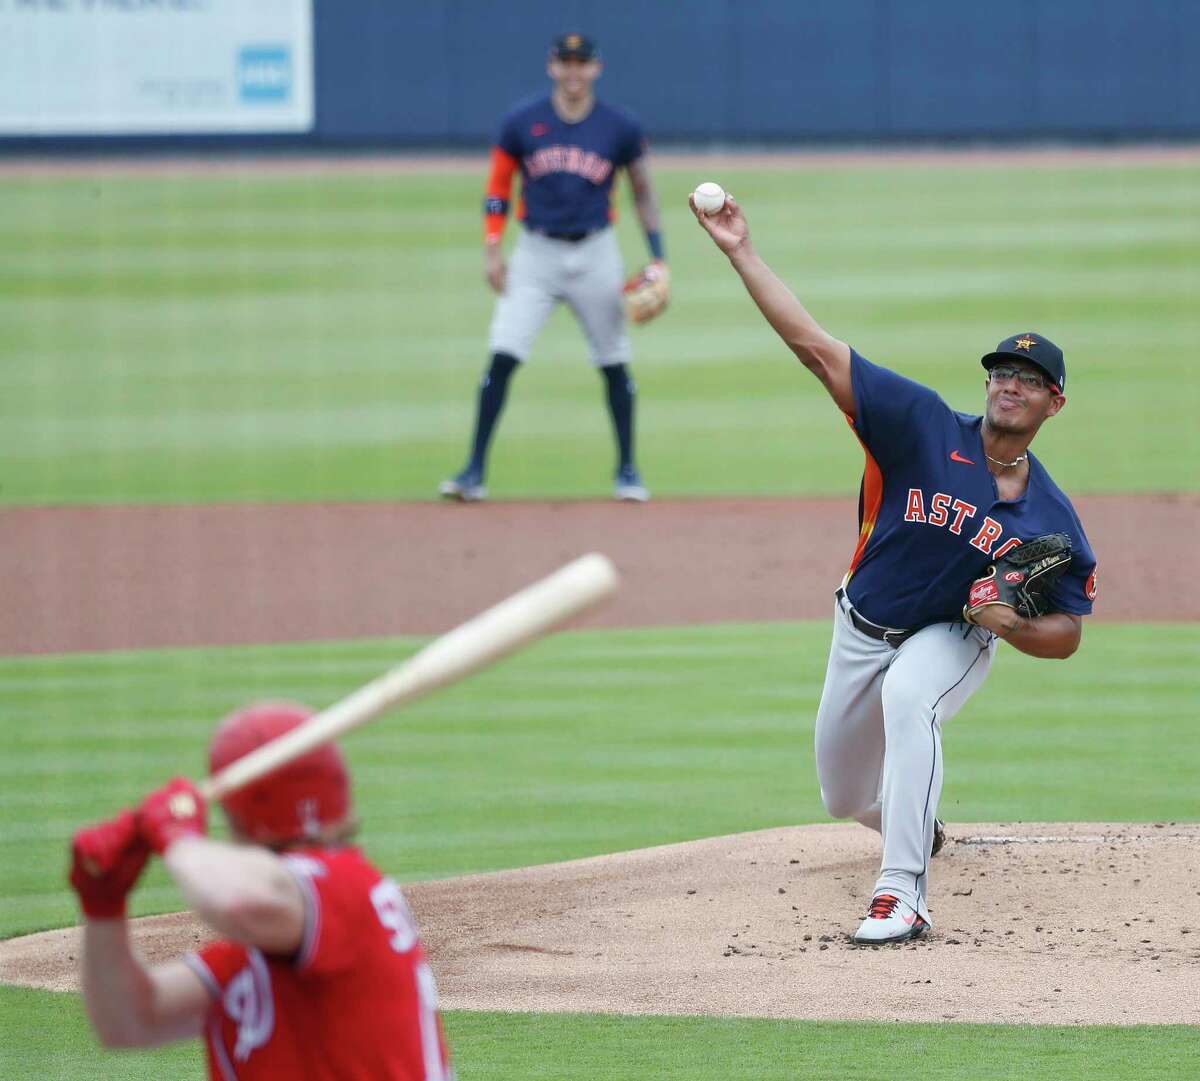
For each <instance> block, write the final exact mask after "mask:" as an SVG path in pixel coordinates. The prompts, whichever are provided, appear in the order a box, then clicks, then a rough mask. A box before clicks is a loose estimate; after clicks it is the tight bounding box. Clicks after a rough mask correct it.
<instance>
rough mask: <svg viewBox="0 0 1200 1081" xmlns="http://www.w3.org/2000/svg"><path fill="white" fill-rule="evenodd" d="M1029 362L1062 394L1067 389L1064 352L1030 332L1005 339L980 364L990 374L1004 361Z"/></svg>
mask: <svg viewBox="0 0 1200 1081" xmlns="http://www.w3.org/2000/svg"><path fill="white" fill-rule="evenodd" d="M1009 359H1016V360H1027V361H1029V363H1030V364H1032V365H1034V367H1037V368H1041V370H1042V371H1043V372H1045V373H1046V374H1047V375H1048V376H1049V377H1050V381H1051V382H1052V383H1053V384H1054V385H1055V387H1057V388H1058V392H1059V393H1060V394H1062V393H1065V391H1066V389H1067V366H1066V363H1065V362H1064V361H1063V351H1062V350H1061V349H1059V347H1058V346H1057V345H1055V344H1054V343H1053V342H1052V341H1051V340H1050V339H1049V338H1043V337H1042V336H1041V335H1040V334H1034V333H1033V332H1032V331H1030V332H1029V333H1028V334H1014V335H1013V336H1012V337H1011V338H1005V339H1004V341H1002V342H1001V343H1000V344H999V345H998V346H996V349H995V352H992V353H988V354H987V355H985V356H984V357H983V359H982V360H981V361H980V363H981V364H982V365H983V366H984V367H985V368H987V370H988V371H989V372H990V371H991V370H992V369H993V368H994V367H995V366H996V365H997V364H999V363H1000V362H1001V361H1002V360H1009Z"/></svg>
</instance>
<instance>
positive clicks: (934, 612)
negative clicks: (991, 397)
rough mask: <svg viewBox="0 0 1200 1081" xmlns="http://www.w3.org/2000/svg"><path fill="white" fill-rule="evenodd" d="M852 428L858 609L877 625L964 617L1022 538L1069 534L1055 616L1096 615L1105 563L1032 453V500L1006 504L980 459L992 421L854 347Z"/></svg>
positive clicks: (849, 582)
mask: <svg viewBox="0 0 1200 1081" xmlns="http://www.w3.org/2000/svg"><path fill="white" fill-rule="evenodd" d="M850 365H851V381H852V384H853V388H854V409H855V419H854V422H853V426H854V430H855V432H856V433H857V434H858V437H859V439H860V441H861V442H862V444H863V446H864V448H865V449H866V452H867V464H866V468H865V470H864V472H863V482H862V489H861V491H860V494H859V524H860V534H859V543H858V548H857V550H856V551H855V553H854V559H853V561H852V563H851V566H850V570H849V572H848V573H847V576H846V592H847V595H848V596H849V598H850V603H851V604H853V605H854V607H855V608H857V609H858V610H859V611H860V612H861V613H862V614H863V615H864V616H866V617H867V618H868V619H869V620H871V621H872V622H874V623H879V624H882V625H883V626H885V627H896V628H899V629H902V630H914V629H917V628H920V627H924V626H927V625H928V624H930V623H941V622H952V621H954V620H959V619H961V618H962V607H963V603H964V602H965V601H966V599H967V591H968V590H969V589H970V586H971V583H972V582H973V581H974V580H975V579H976V578H978V577H979V576H980V575H981V574H983V573H984V572H985V571H986V569H987V567H988V565H989V564H990V563H991V562H992V561H993V560H995V559H996V558H997V557H998V556H1000V555H1002V554H1003V553H1004V552H1006V551H1008V550H1010V549H1011V548H1013V547H1015V546H1016V545H1017V544H1019V543H1021V542H1022V541H1028V540H1032V539H1033V538H1034V537H1039V536H1041V535H1042V534H1045V533H1066V534H1067V535H1068V536H1069V537H1070V538H1071V548H1072V552H1071V563H1070V566H1069V567H1068V568H1067V571H1066V573H1065V574H1064V575H1063V576H1062V577H1061V578H1060V579H1059V580H1058V581H1057V582H1056V583H1055V584H1054V585H1053V586H1052V587H1051V588H1050V589H1049V590H1048V591H1047V593H1046V597H1047V600H1048V601H1049V602H1050V605H1051V608H1052V609H1053V610H1054V611H1059V612H1069V613H1072V614H1074V615H1087V614H1088V613H1090V612H1091V610H1092V601H1093V600H1094V598H1095V596H1096V574H1095V571H1096V557H1095V556H1094V555H1093V554H1092V549H1091V546H1090V545H1089V544H1088V540H1087V537H1086V535H1085V534H1084V532H1083V526H1082V525H1080V523H1079V518H1078V516H1077V515H1076V514H1075V509H1074V507H1072V506H1071V501H1070V500H1069V499H1068V498H1067V497H1066V496H1065V495H1064V494H1063V493H1062V491H1060V490H1059V488H1058V486H1057V485H1056V484H1055V483H1054V481H1052V480H1051V479H1050V474H1049V473H1047V472H1046V470H1045V468H1044V467H1043V466H1042V464H1041V462H1039V461H1038V460H1037V459H1036V458H1035V457H1034V456H1033V455H1032V454H1030V455H1029V483H1028V485H1027V487H1026V489H1025V492H1024V494H1023V495H1022V496H1021V497H1020V498H1019V499H1016V500H1013V501H1011V502H1007V501H1005V502H1002V501H1001V500H1000V498H999V494H998V491H997V489H996V482H995V480H994V479H993V478H992V474H991V473H990V472H989V471H988V468H987V459H986V457H985V456H984V453H983V439H982V433H981V429H982V424H983V418H982V417H978V416H971V415H969V414H966V413H958V412H955V411H954V410H953V409H951V408H950V407H949V406H948V405H947V404H946V403H945V402H944V401H942V399H941V398H940V397H938V395H937V394H936V393H934V391H932V390H930V389H929V388H928V387H923V386H921V384H920V383H914V382H913V381H912V380H911V379H905V378H904V377H903V376H901V375H897V374H896V373H895V372H892V371H888V369H886V368H881V367H879V366H878V365H875V364H872V363H871V362H870V361H869V360H866V359H864V358H863V357H861V356H859V355H858V353H856V352H854V351H853V350H851V352H850Z"/></svg>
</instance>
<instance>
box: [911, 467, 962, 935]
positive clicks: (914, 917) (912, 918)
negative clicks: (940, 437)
mask: <svg viewBox="0 0 1200 1081" xmlns="http://www.w3.org/2000/svg"><path fill="white" fill-rule="evenodd" d="M971 464H972V465H974V464H975V463H974V462H972V463H971ZM900 918H901V919H902V920H903V921H904V923H905V925H906V926H908V927H911V926H912V921H913V920H915V919H916V918H917V914H916V913H915V912H914V913H913V914H912V915H911V916H901V917H900Z"/></svg>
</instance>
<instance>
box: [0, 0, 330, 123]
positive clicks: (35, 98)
mask: <svg viewBox="0 0 1200 1081" xmlns="http://www.w3.org/2000/svg"><path fill="white" fill-rule="evenodd" d="M312 126H313V42H312V0H0V136H4V135H176V134H223V133H229V134H238V133H244V132H297V131H309V130H311V128H312Z"/></svg>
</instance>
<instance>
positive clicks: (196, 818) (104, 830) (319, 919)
mask: <svg viewBox="0 0 1200 1081" xmlns="http://www.w3.org/2000/svg"><path fill="white" fill-rule="evenodd" d="M310 715H311V714H310V711H309V710H307V709H305V708H304V707H302V706H296V705H292V704H290V703H263V704H260V705H256V706H252V707H250V708H248V709H245V710H242V711H240V712H238V713H235V714H233V715H231V716H230V717H228V718H227V719H226V720H225V721H224V722H222V724H221V725H220V727H219V728H218V729H217V731H216V734H215V736H214V737H213V741H212V744H211V747H210V751H209V759H210V765H211V769H212V772H213V773H217V772H219V771H220V770H221V769H223V768H224V767H226V766H228V765H229V764H230V763H231V762H233V761H235V760H236V759H240V758H242V757H243V756H244V755H246V754H249V753H250V752H251V751H253V750H254V749H255V748H257V747H260V746H262V745H263V744H266V743H269V742H270V741H272V740H273V739H275V738H276V737H278V736H281V735H282V734H283V733H285V732H288V731H291V730H292V729H293V728H296V727H297V726H299V725H301V724H303V723H304V721H305V720H307V719H308V717H309V716H310ZM222 806H223V808H224V810H225V813H226V816H227V817H228V819H229V824H230V827H231V830H232V833H233V836H234V838H235V840H236V842H237V843H235V844H226V843H224V842H221V841H215V840H210V839H209V838H208V837H207V836H205V828H206V813H205V805H204V800H203V797H202V796H201V795H200V793H199V792H198V791H197V789H196V787H195V786H194V785H193V784H191V782H189V781H186V780H182V779H178V780H175V781H172V782H170V783H169V784H168V785H166V786H164V787H163V788H160V789H158V790H157V791H155V792H152V793H151V794H150V795H149V796H147V797H146V798H145V799H144V800H143V801H142V803H141V805H140V806H139V807H137V808H136V809H135V810H127V811H124V812H122V813H121V814H120V815H118V816H117V817H115V818H112V819H110V820H108V821H106V822H101V823H99V824H98V825H95V826H91V827H90V828H87V829H83V830H80V831H79V832H78V833H77V834H76V835H75V838H74V844H73V846H72V867H71V872H70V881H71V885H72V886H73V887H74V888H75V890H76V892H77V893H78V894H79V900H80V904H81V905H82V908H83V912H84V916H85V921H84V932H83V960H82V965H83V973H82V976H83V979H82V982H83V999H84V1005H85V1006H86V1008H87V1013H88V1017H89V1019H90V1020H91V1023H92V1027H93V1028H94V1029H95V1031H96V1034H97V1035H98V1036H99V1037H100V1039H101V1041H102V1042H103V1043H105V1044H106V1045H108V1046H110V1047H148V1046H153V1045H156V1044H160V1043H165V1042H168V1041H171V1040H179V1039H185V1038H188V1037H196V1036H198V1037H201V1038H202V1039H203V1040H204V1042H205V1045H206V1047H207V1052H208V1072H209V1076H210V1077H211V1078H213V1081H230V1079H232V1078H241V1079H243V1081H254V1079H256V1078H271V1079H275V1078H283V1077H286V1078H294V1079H297V1081H302V1079H312V1081H317V1079H322V1081H335V1079H343V1081H346V1079H349V1081H355V1079H361V1081H366V1079H367V1078H394V1079H397V1081H446V1079H449V1078H452V1076H453V1075H452V1071H451V1069H450V1066H449V1059H448V1055H447V1051H446V1045H445V1041H444V1039H443V1036H442V1029H441V1022H440V1019H439V1017H438V1012H437V990H436V988H435V986H434V980H433V974H432V972H431V971H430V969H429V965H428V964H427V963H426V961H425V957H424V954H423V952H422V948H421V943H420V941H419V939H418V937H417V930H416V927H415V926H414V924H413V918H412V913H411V912H410V911H409V908H408V905H407V903H406V902H405V900H404V895H403V894H402V893H401V892H400V888H399V887H398V886H397V885H396V883H395V882H393V881H392V880H391V879H390V878H386V877H384V876H383V875H381V874H380V873H379V871H378V870H376V869H375V867H373V866H372V865H371V864H370V863H369V862H368V861H367V859H366V858H365V857H364V856H363V854H362V853H361V852H360V851H359V849H357V848H355V847H354V846H353V845H351V844H350V843H349V840H350V837H351V835H352V834H353V832H354V830H355V821H354V817H353V813H352V810H351V805H350V779H349V775H348V773H347V771H346V766H345V763H344V762H343V760H342V757H341V755H340V753H339V752H338V751H337V749H336V748H335V747H333V746H332V745H326V746H324V747H321V748H319V749H317V750H314V751H310V752H308V753H307V754H305V755H303V756H302V757H300V758H297V759H295V760H294V761H292V762H290V763H289V764H288V765H286V766H283V767H281V768H280V769H278V770H277V771H275V772H273V773H270V774H268V775H267V776H266V777H264V778H263V779H262V780H260V781H257V782H255V783H252V784H250V785H248V786H247V787H245V788H243V789H241V790H239V791H237V792H235V793H233V794H232V795H230V796H227V797H226V798H225V799H224V800H223V801H222ZM151 854H157V855H159V856H160V857H162V860H163V862H164V863H165V864H166V867H167V870H168V871H169V872H170V873H171V876H172V877H173V878H174V879H175V881H176V883H177V884H178V885H179V888H180V890H181V891H182V892H183V895H184V897H185V899H186V900H187V903H188V906H189V907H190V908H191V909H192V911H193V912H195V913H196V915H197V916H199V917H200V918H201V919H202V920H203V921H204V922H205V923H207V924H208V925H209V926H210V927H211V928H212V929H213V931H214V932H215V933H216V934H217V935H219V936H221V937H220V939H219V940H218V941H215V942H212V943H210V944H209V945H207V946H204V947H202V948H200V949H199V950H197V951H196V952H194V953H189V954H187V955H186V956H184V957H181V958H179V959H177V960H173V961H166V962H164V963H161V964H155V965H147V964H146V963H145V962H144V961H142V960H141V958H139V957H138V956H137V954H136V953H135V952H134V951H133V949H132V948H131V945H130V941H129V934H128V928H127V926H126V921H125V900H126V896H127V895H128V893H129V892H130V890H132V889H133V887H134V885H135V883H136V882H137V879H138V876H139V875H140V874H141V871H142V868H143V867H144V866H145V864H146V861H147V860H148V859H149V857H150V855H151Z"/></svg>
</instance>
